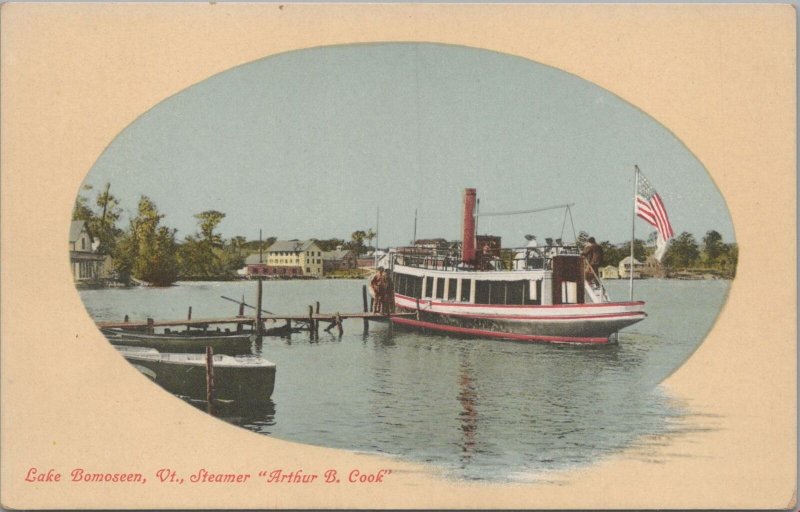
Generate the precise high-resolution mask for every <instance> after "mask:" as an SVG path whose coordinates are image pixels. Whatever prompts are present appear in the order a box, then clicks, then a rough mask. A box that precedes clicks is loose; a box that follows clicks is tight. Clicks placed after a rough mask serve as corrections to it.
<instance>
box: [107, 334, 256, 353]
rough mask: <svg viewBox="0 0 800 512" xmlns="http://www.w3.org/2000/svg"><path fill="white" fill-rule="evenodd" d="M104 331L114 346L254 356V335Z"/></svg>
mask: <svg viewBox="0 0 800 512" xmlns="http://www.w3.org/2000/svg"><path fill="white" fill-rule="evenodd" d="M100 332H102V333H103V335H104V336H105V337H106V339H107V340H108V341H109V342H111V343H112V344H113V345H127V346H134V347H144V348H153V349H156V350H159V351H161V352H178V353H201V352H202V353H204V352H205V351H206V347H208V346H210V347H211V348H212V349H214V353H222V354H229V355H237V354H249V353H251V333H249V332H244V333H237V332H230V331H227V332H226V331H216V332H215V331H181V332H163V333H153V334H150V333H145V332H139V331H131V330H125V329H107V328H101V329H100Z"/></svg>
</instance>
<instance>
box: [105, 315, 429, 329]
mask: <svg viewBox="0 0 800 512" xmlns="http://www.w3.org/2000/svg"><path fill="white" fill-rule="evenodd" d="M337 315H338V316H339V318H341V319H342V320H345V319H348V318H362V319H364V320H367V321H387V320H389V319H391V318H395V317H412V316H415V315H416V313H392V314H390V315H383V314H380V313H313V314H312V315H261V321H262V322H264V321H267V320H274V321H278V320H284V321H292V322H308V321H309V320H314V321H323V322H325V321H327V322H332V321H334V320H335V319H336V317H337ZM255 322H256V317H255V316H234V317H228V318H193V319H187V318H184V319H182V320H152V319H148V320H147V321H144V322H142V321H133V322H132V321H124V320H123V321H116V322H97V326H98V327H100V328H104V329H132V330H133V329H147V328H148V327H182V326H183V327H203V326H207V325H219V324H233V325H238V324H242V325H251V324H254V323H255Z"/></svg>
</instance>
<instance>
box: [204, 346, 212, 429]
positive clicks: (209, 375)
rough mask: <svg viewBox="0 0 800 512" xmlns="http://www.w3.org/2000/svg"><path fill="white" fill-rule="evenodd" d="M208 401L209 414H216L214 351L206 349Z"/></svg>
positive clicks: (208, 347)
mask: <svg viewBox="0 0 800 512" xmlns="http://www.w3.org/2000/svg"><path fill="white" fill-rule="evenodd" d="M206 401H207V402H208V414H214V349H213V348H211V346H210V345H209V346H207V347H206Z"/></svg>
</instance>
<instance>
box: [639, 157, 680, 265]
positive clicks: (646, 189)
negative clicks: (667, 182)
mask: <svg viewBox="0 0 800 512" xmlns="http://www.w3.org/2000/svg"><path fill="white" fill-rule="evenodd" d="M636 215H638V216H639V217H641V218H643V219H644V220H645V221H647V223H648V224H650V225H651V226H653V227H654V228H656V231H657V232H658V238H657V239H656V252H655V257H656V259H658V261H661V258H662V256H664V252H665V251H666V249H667V241H668V240H669V239H670V238H672V237H673V236H674V235H675V233H674V232H673V231H672V225H671V224H670V223H669V217H668V216H667V209H666V208H664V202H663V201H662V200H661V196H659V195H658V192H656V189H654V188H653V186H652V185H650V182H649V181H647V179H645V177H644V175H642V173H641V171H640V172H639V185H638V187H637V189H636Z"/></svg>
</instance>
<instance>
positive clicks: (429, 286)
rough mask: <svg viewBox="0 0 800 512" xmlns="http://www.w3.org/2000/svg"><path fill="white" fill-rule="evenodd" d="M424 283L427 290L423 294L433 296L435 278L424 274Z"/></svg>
mask: <svg viewBox="0 0 800 512" xmlns="http://www.w3.org/2000/svg"><path fill="white" fill-rule="evenodd" d="M422 283H423V289H424V290H425V292H424V293H423V294H422V296H423V297H431V296H432V295H433V278H432V277H430V276H423V277H422Z"/></svg>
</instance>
